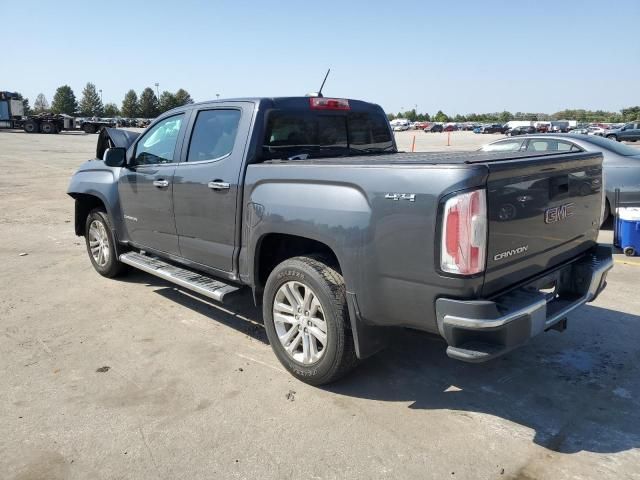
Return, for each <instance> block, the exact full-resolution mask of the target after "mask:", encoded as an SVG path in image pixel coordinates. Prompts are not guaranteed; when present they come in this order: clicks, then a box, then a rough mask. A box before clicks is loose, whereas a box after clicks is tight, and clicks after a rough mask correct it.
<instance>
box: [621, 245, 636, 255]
mask: <svg viewBox="0 0 640 480" xmlns="http://www.w3.org/2000/svg"><path fill="white" fill-rule="evenodd" d="M623 252H624V254H625V255H626V256H627V257H633V256H634V255H635V254H636V249H635V248H633V247H627V248H625V249H624V250H623Z"/></svg>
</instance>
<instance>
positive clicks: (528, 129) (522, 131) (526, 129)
mask: <svg viewBox="0 0 640 480" xmlns="http://www.w3.org/2000/svg"><path fill="white" fill-rule="evenodd" d="M536 132H537V130H536V127H532V126H522V127H513V128H511V129H509V130H507V131H506V132H505V133H506V135H507V136H509V137H516V136H518V135H526V134H528V133H536Z"/></svg>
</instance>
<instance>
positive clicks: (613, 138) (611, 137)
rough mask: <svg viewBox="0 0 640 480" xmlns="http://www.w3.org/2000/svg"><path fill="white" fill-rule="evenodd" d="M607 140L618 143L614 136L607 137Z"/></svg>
mask: <svg viewBox="0 0 640 480" xmlns="http://www.w3.org/2000/svg"><path fill="white" fill-rule="evenodd" d="M607 138H608V139H609V140H613V141H614V142H617V141H618V137H616V136H615V135H607Z"/></svg>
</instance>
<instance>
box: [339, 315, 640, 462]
mask: <svg viewBox="0 0 640 480" xmlns="http://www.w3.org/2000/svg"><path fill="white" fill-rule="evenodd" d="M639 321H640V317H638V316H636V315H630V314H624V313H621V312H617V311H612V310H608V309H603V308H599V307H594V306H585V307H583V308H582V309H581V312H580V318H576V317H575V315H574V317H573V322H572V321H571V318H570V320H569V330H568V331H567V333H564V334H561V333H558V332H549V333H546V334H543V335H541V336H539V337H537V338H535V339H533V340H532V341H531V342H529V343H528V344H527V345H525V346H523V347H522V348H520V349H518V350H515V351H513V352H512V353H510V354H508V355H507V356H505V357H503V358H501V359H498V360H495V361H493V362H489V363H485V364H477V365H476V364H466V363H462V362H458V361H455V360H451V359H449V358H448V357H447V356H446V354H445V348H446V345H445V344H444V342H443V341H442V340H441V339H440V338H439V337H434V336H430V335H427V334H422V333H418V332H412V331H397V332H394V333H393V334H392V337H393V338H392V342H391V345H390V347H389V348H387V349H386V350H384V351H382V352H380V353H379V354H377V355H376V356H374V357H372V358H370V359H369V360H367V361H366V362H364V363H363V364H362V365H361V366H360V368H359V369H358V370H357V371H356V372H354V374H353V375H350V376H349V377H348V378H345V379H343V380H341V381H340V382H338V383H336V384H334V385H330V386H329V387H328V388H327V390H329V391H332V392H335V393H339V394H342V395H347V396H353V397H359V398H366V399H372V400H377V401H389V402H412V403H411V404H410V406H409V408H412V409H429V410H435V409H444V410H452V411H455V412H476V413H482V414H488V415H493V416H495V417H499V418H503V419H506V420H509V421H511V422H515V423H517V424H520V425H522V426H525V427H528V428H530V429H533V430H534V431H535V436H534V442H535V443H536V444H538V445H541V446H543V447H546V448H548V449H550V450H553V451H556V452H561V453H575V452H579V451H590V452H598V453H613V452H620V451H625V450H629V449H633V448H637V447H640V401H639V398H640V375H638V364H639V360H640V349H639V347H638V341H639V338H638V337H640V335H638V333H637V325H638V322H639ZM572 323H573V324H578V323H580V327H579V328H580V332H578V330H577V328H578V327H576V329H575V330H574V331H573V332H571V325H572Z"/></svg>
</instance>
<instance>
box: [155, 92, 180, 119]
mask: <svg viewBox="0 0 640 480" xmlns="http://www.w3.org/2000/svg"><path fill="white" fill-rule="evenodd" d="M180 105H181V104H180V103H178V99H177V98H176V96H175V95H174V94H173V93H171V92H167V91H166V90H165V91H164V92H162V93H161V94H160V99H159V100H158V110H159V112H160V113H164V112H167V111H169V110H171V109H172V108H176V107H179V106H180Z"/></svg>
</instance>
